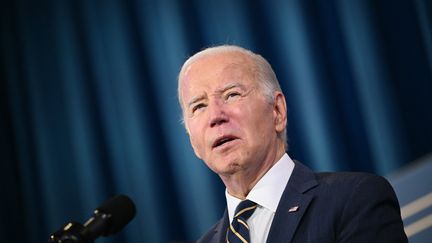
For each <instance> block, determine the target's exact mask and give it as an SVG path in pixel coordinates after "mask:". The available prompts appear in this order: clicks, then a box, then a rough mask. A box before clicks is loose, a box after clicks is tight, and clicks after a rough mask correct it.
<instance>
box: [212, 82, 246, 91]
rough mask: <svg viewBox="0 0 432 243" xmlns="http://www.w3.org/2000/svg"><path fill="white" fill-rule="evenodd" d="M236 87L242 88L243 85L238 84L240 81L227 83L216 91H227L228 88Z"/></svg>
mask: <svg viewBox="0 0 432 243" xmlns="http://www.w3.org/2000/svg"><path fill="white" fill-rule="evenodd" d="M237 87H238V88H241V89H244V86H243V85H242V84H240V83H229V84H227V85H225V86H224V87H223V88H222V89H220V90H218V91H217V92H218V93H223V92H225V91H227V90H229V89H233V88H237Z"/></svg>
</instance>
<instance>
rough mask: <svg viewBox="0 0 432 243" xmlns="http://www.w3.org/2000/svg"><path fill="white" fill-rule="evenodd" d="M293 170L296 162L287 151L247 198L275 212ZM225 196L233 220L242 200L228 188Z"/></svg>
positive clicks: (230, 218) (230, 217)
mask: <svg viewBox="0 0 432 243" xmlns="http://www.w3.org/2000/svg"><path fill="white" fill-rule="evenodd" d="M293 170H294V162H293V161H292V159H291V158H290V157H289V156H288V154H286V153H285V154H284V155H283V156H282V158H280V160H279V161H278V162H276V164H274V165H273V167H271V168H270V170H269V171H267V173H266V174H265V175H264V176H263V177H262V178H261V179H260V180H259V181H258V183H257V184H256V185H255V186H254V187H253V188H252V190H251V191H250V192H249V194H248V195H247V197H246V199H249V200H251V201H253V202H255V203H257V204H258V205H260V206H261V207H264V208H267V209H268V210H270V211H272V212H273V213H275V212H276V209H277V206H278V204H279V201H280V198H281V197H282V194H283V191H284V190H285V186H286V184H287V183H288V180H289V178H290V177H291V174H292V171H293ZM225 197H226V201H227V208H228V216H229V220H230V222H231V221H232V219H233V217H234V213H235V209H236V207H237V205H238V204H239V203H240V202H241V201H242V200H241V199H239V198H236V197H234V196H231V195H230V194H229V193H228V190H225Z"/></svg>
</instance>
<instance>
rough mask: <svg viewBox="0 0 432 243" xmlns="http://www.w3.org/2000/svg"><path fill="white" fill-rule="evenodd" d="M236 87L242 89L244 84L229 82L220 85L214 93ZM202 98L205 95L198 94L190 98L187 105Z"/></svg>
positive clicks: (189, 105)
mask: <svg viewBox="0 0 432 243" xmlns="http://www.w3.org/2000/svg"><path fill="white" fill-rule="evenodd" d="M237 87H239V88H242V89H244V86H243V85H242V84H240V83H229V84H226V85H225V86H224V87H222V88H221V89H220V90H217V91H216V93H223V92H225V91H227V90H230V89H233V88H237ZM204 98H205V95H199V96H196V97H194V98H192V100H191V101H189V102H188V107H191V106H192V105H193V104H195V103H197V102H198V101H200V100H203V99H204Z"/></svg>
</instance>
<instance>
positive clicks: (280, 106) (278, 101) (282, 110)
mask: <svg viewBox="0 0 432 243" xmlns="http://www.w3.org/2000/svg"><path fill="white" fill-rule="evenodd" d="M273 116H274V122H275V130H276V132H278V133H280V132H282V131H283V130H284V129H285V127H286V125H287V106H286V101H285V96H284V95H283V93H282V92H280V91H276V92H275V93H274V104H273Z"/></svg>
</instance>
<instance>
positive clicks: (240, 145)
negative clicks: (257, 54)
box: [180, 52, 285, 175]
mask: <svg viewBox="0 0 432 243" xmlns="http://www.w3.org/2000/svg"><path fill="white" fill-rule="evenodd" d="M251 67H252V65H251V63H250V61H249V60H248V59H247V57H246V56H244V55H242V54H239V53H235V52H233V53H225V54H216V55H212V56H207V57H202V58H201V59H198V60H197V61H195V62H194V63H193V64H191V65H190V66H189V67H188V68H187V69H186V71H185V72H184V75H183V77H181V82H180V85H181V87H180V88H181V91H180V95H181V102H182V106H183V109H184V120H185V125H186V129H187V131H188V133H189V138H190V141H191V144H192V147H193V149H194V151H195V154H196V155H197V156H198V157H199V158H200V159H202V160H204V162H205V163H206V164H207V166H208V167H209V168H210V169H212V170H213V171H214V172H216V173H217V174H219V175H230V174H234V173H236V172H238V171H241V170H249V169H250V170H254V169H257V167H260V166H261V163H264V161H265V160H266V159H267V158H268V156H269V153H270V152H272V149H273V148H274V147H276V141H277V132H281V131H282V130H283V129H284V127H285V124H283V125H281V124H280V122H278V121H277V120H278V119H279V118H278V111H277V110H275V109H276V108H275V106H274V105H273V104H272V102H269V100H268V98H266V97H265V96H264V94H263V92H262V90H261V89H260V86H259V84H258V82H257V81H256V80H255V77H254V75H253V71H252V69H251Z"/></svg>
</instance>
